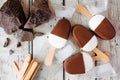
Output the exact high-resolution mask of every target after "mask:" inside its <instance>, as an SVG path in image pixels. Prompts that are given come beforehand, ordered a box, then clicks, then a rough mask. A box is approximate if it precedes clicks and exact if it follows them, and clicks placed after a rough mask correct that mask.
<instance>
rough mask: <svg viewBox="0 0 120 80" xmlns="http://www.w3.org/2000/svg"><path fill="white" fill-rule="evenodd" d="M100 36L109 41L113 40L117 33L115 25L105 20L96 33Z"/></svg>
mask: <svg viewBox="0 0 120 80" xmlns="http://www.w3.org/2000/svg"><path fill="white" fill-rule="evenodd" d="M94 32H95V33H96V34H97V35H98V36H100V37H101V38H102V39H105V40H109V39H112V38H113V37H114V36H115V34H116V32H115V29H114V27H113V25H112V24H111V23H110V22H109V20H108V19H107V18H105V19H104V20H103V21H102V22H101V23H100V24H99V26H98V27H97V28H96V29H95V31H94Z"/></svg>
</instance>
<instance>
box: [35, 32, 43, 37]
mask: <svg viewBox="0 0 120 80" xmlns="http://www.w3.org/2000/svg"><path fill="white" fill-rule="evenodd" d="M34 35H35V36H42V35H44V33H42V32H34Z"/></svg>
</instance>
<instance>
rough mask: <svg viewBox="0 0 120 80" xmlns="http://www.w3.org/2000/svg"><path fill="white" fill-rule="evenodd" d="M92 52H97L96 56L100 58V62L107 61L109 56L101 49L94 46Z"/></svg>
mask: <svg viewBox="0 0 120 80" xmlns="http://www.w3.org/2000/svg"><path fill="white" fill-rule="evenodd" d="M93 52H95V53H96V54H97V56H98V57H99V58H100V60H101V61H102V62H104V63H107V62H109V57H108V56H107V55H106V54H104V53H103V52H102V51H101V50H99V49H97V48H95V49H94V50H93Z"/></svg>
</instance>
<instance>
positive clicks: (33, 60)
mask: <svg viewBox="0 0 120 80" xmlns="http://www.w3.org/2000/svg"><path fill="white" fill-rule="evenodd" d="M34 62H35V59H32V61H31V62H30V65H29V67H28V68H27V70H26V72H25V74H24V76H22V79H21V80H24V78H25V76H26V75H27V73H28V72H29V70H30V68H31V66H32V64H33V63H34Z"/></svg>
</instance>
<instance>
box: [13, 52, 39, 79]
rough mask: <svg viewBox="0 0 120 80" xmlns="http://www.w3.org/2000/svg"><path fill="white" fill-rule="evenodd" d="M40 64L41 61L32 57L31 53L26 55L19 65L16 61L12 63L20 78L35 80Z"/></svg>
mask: <svg viewBox="0 0 120 80" xmlns="http://www.w3.org/2000/svg"><path fill="white" fill-rule="evenodd" d="M40 66H41V63H39V62H37V61H36V60H35V59H31V55H30V54H28V55H27V56H26V58H25V60H24V62H20V63H19V67H18V65H17V64H16V62H15V61H14V62H13V63H12V67H13V69H14V70H15V72H16V74H17V76H18V80H33V78H34V77H35V75H36V73H37V72H38V70H39V68H40Z"/></svg>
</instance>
